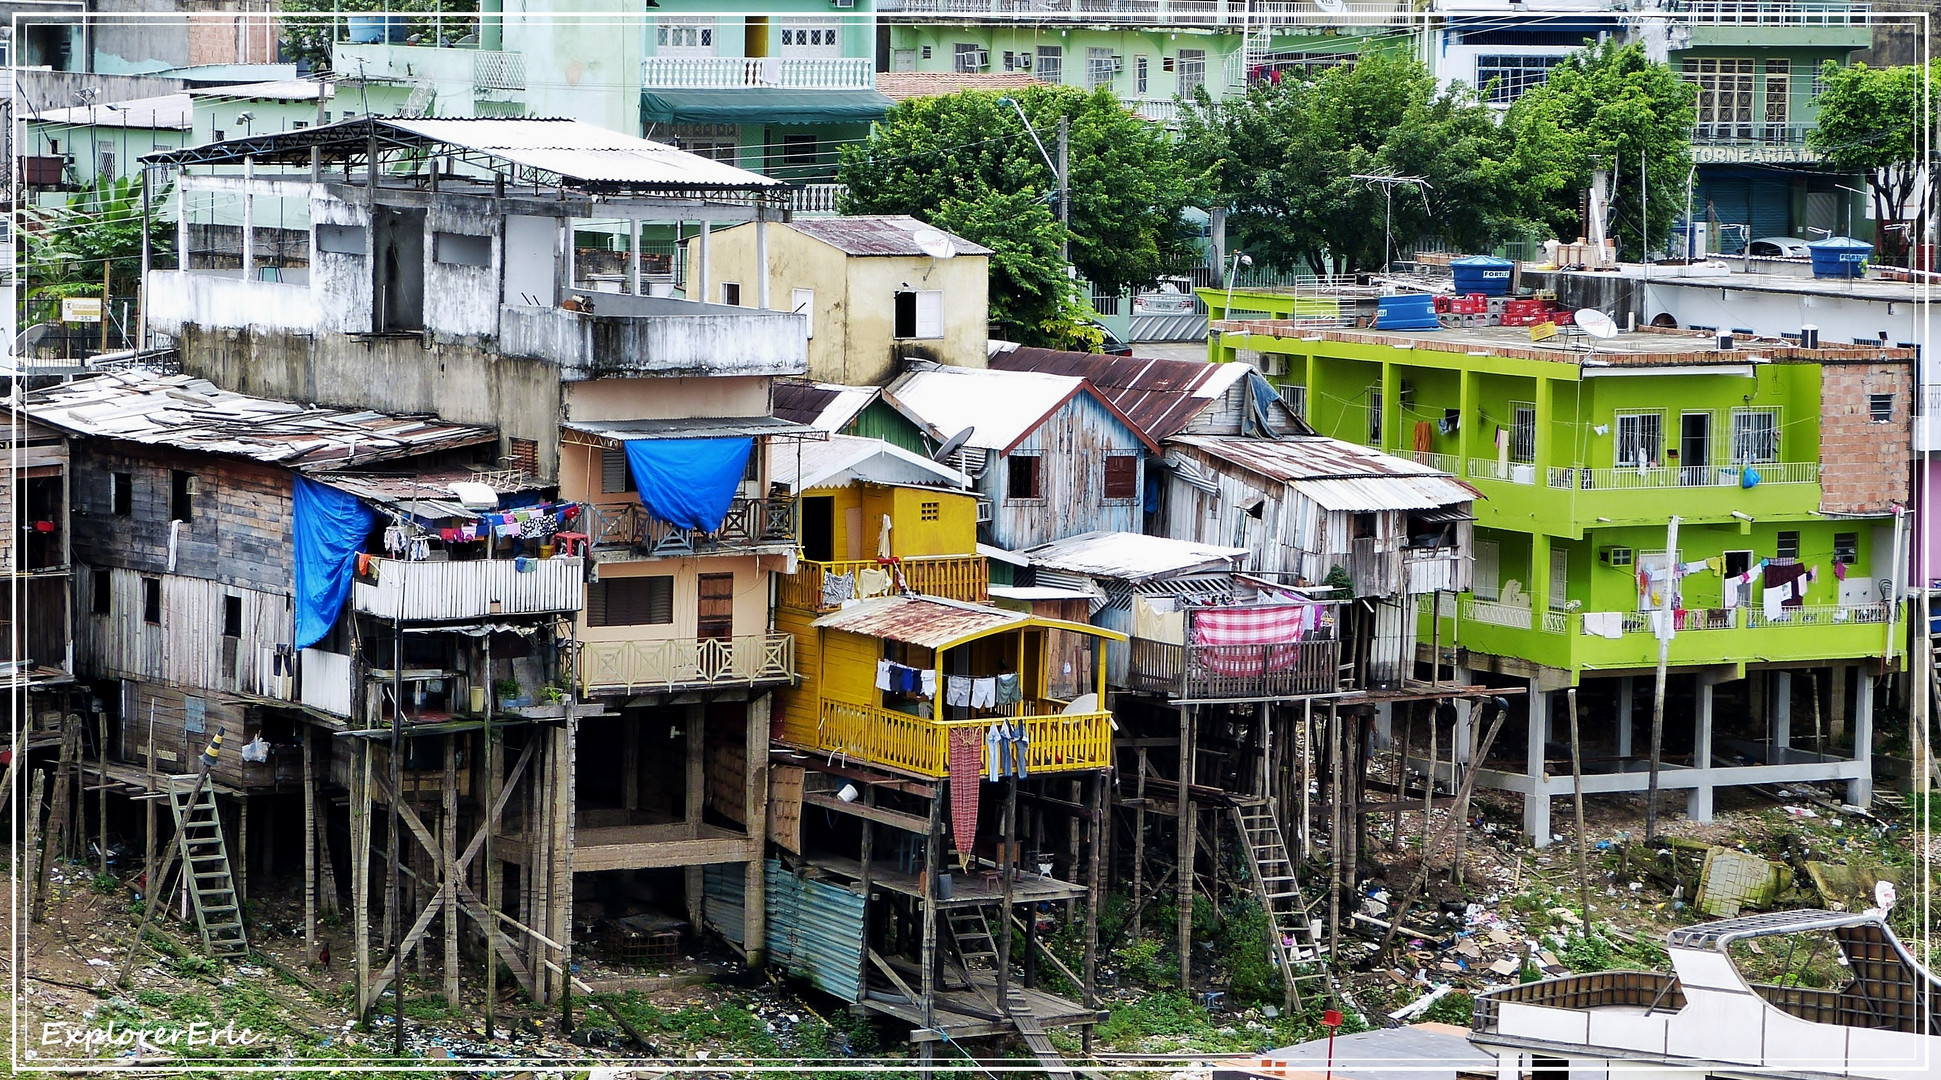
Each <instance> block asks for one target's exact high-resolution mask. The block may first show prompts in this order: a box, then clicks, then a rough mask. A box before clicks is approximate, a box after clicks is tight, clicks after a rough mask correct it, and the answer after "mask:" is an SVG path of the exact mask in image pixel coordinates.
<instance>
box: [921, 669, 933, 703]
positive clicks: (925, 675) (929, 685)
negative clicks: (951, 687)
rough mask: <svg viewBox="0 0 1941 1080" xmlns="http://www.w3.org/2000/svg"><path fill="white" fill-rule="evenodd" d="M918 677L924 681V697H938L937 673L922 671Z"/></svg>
mask: <svg viewBox="0 0 1941 1080" xmlns="http://www.w3.org/2000/svg"><path fill="white" fill-rule="evenodd" d="M917 675H918V677H919V678H920V679H921V680H922V681H923V696H924V697H927V698H934V697H936V696H937V673H936V672H934V671H920V672H918V673H917Z"/></svg>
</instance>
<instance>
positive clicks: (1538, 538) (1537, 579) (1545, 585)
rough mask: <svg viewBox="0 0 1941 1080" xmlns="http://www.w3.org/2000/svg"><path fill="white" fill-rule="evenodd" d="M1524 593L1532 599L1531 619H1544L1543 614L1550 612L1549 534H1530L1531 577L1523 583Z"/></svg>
mask: <svg viewBox="0 0 1941 1080" xmlns="http://www.w3.org/2000/svg"><path fill="white" fill-rule="evenodd" d="M1523 591H1524V592H1525V593H1527V594H1529V597H1530V617H1531V618H1533V619H1542V618H1543V613H1544V612H1546V611H1549V610H1550V536H1549V534H1547V533H1541V532H1538V533H1532V534H1530V577H1529V580H1527V581H1525V582H1524V583H1523Z"/></svg>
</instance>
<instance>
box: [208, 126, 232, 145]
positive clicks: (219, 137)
mask: <svg viewBox="0 0 1941 1080" xmlns="http://www.w3.org/2000/svg"><path fill="white" fill-rule="evenodd" d="M210 134H212V135H214V136H215V138H213V139H211V140H209V141H210V142H221V141H223V140H224V139H227V138H228V137H229V133H228V132H226V131H224V130H223V129H221V128H213V129H211V131H210Z"/></svg>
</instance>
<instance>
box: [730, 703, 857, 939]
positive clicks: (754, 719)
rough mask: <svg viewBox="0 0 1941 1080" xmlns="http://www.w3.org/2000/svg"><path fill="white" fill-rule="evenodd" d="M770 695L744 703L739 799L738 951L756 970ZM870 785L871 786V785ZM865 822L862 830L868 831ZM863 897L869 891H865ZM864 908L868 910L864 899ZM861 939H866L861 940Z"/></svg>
mask: <svg viewBox="0 0 1941 1080" xmlns="http://www.w3.org/2000/svg"><path fill="white" fill-rule="evenodd" d="M773 701H774V697H773V695H770V694H763V695H762V696H761V697H758V698H756V699H755V700H753V701H751V702H749V703H748V735H747V739H746V742H747V751H746V754H745V755H744V756H745V757H746V758H747V763H746V765H745V766H744V776H743V781H744V788H743V798H744V800H745V802H746V806H747V809H746V811H745V812H746V816H747V821H748V856H749V857H748V870H747V873H746V876H745V877H744V878H743V887H742V897H743V900H742V937H741V947H742V951H743V952H745V953H747V954H748V966H749V967H750V968H754V969H757V970H759V969H760V968H761V966H762V958H763V955H764V954H765V953H766V951H767V944H768V940H767V939H768V860H767V859H765V858H763V852H764V848H763V842H764V840H765V839H766V838H767V836H768V722H769V715H770V709H771V708H772V703H773ZM872 786H873V785H872ZM870 830H871V826H870V823H869V822H864V823H863V831H864V832H866V833H867V832H869V831H870ZM863 895H864V896H865V897H867V896H868V895H869V890H868V889H867V888H865V889H864V890H863ZM863 906H864V908H868V907H869V902H868V900H867V899H865V900H864V902H863ZM864 940H868V939H867V938H865V939H864Z"/></svg>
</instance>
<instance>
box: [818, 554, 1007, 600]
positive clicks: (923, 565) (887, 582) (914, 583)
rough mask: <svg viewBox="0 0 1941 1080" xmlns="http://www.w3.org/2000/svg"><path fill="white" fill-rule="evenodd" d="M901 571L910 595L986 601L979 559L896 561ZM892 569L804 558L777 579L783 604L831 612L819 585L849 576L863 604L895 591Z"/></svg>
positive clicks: (985, 572)
mask: <svg viewBox="0 0 1941 1080" xmlns="http://www.w3.org/2000/svg"><path fill="white" fill-rule="evenodd" d="M894 565H895V566H896V567H898V568H900V569H901V570H902V572H903V583H904V584H905V585H906V586H908V587H909V589H910V591H912V592H916V593H921V594H922V595H924V596H938V597H942V598H943V599H945V600H963V601H966V602H970V603H979V604H981V603H985V602H987V601H989V600H990V598H991V591H990V590H991V565H990V563H989V562H987V561H985V558H984V556H982V555H936V556H912V557H910V558H907V559H899V560H896V562H895V564H894ZM891 569H892V568H891V566H890V565H888V564H884V563H882V562H879V561H877V560H875V559H862V560H854V561H847V562H814V561H811V560H809V559H803V560H802V561H801V563H800V564H799V565H798V566H797V568H796V571H795V573H793V574H791V575H789V576H788V577H785V578H783V579H782V603H783V604H784V605H786V606H788V607H793V608H800V609H803V610H805V611H816V612H822V611H833V610H835V609H836V608H837V607H839V606H841V605H840V604H825V603H824V602H823V584H824V582H825V581H826V580H827V578H829V577H830V576H836V577H840V576H842V575H844V574H849V575H854V576H855V577H856V581H857V592H856V593H855V596H856V597H857V598H860V599H867V598H869V597H872V596H887V595H889V594H890V593H892V592H894V591H895V588H896V586H895V580H894V578H893V576H892V575H891ZM875 572H880V573H881V574H882V575H883V576H882V579H881V581H880V583H879V584H878V585H876V586H871V585H867V584H865V582H866V581H868V580H869V579H870V577H871V575H872V574H873V573H875Z"/></svg>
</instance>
